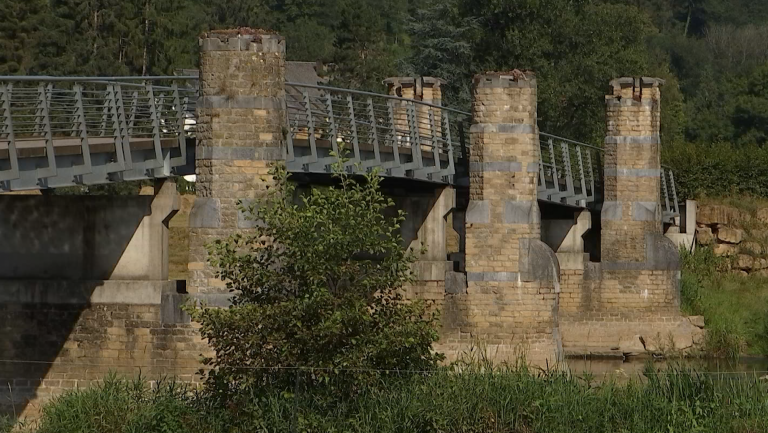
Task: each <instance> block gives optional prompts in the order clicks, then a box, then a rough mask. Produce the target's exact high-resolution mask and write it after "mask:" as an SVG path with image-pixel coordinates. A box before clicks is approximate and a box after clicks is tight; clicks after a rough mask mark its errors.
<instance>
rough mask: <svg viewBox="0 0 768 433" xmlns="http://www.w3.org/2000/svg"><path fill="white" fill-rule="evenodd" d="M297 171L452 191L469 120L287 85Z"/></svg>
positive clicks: (398, 102) (356, 94)
mask: <svg viewBox="0 0 768 433" xmlns="http://www.w3.org/2000/svg"><path fill="white" fill-rule="evenodd" d="M286 105H287V116H288V125H289V129H290V134H288V140H287V142H288V146H287V147H288V149H287V153H288V156H287V164H288V168H289V170H292V171H301V172H310V173H311V172H316V173H324V172H328V171H329V170H330V168H329V167H330V165H331V164H332V163H334V162H335V161H336V158H335V157H334V155H338V154H339V152H340V150H341V149H342V148H343V149H344V150H345V151H346V153H347V157H348V158H349V162H348V163H347V166H346V167H347V170H348V171H350V172H359V173H365V172H369V171H370V170H371V169H373V168H374V167H378V168H380V169H381V170H382V171H383V173H384V174H386V175H390V176H398V177H411V178H416V179H421V180H426V181H433V182H444V183H449V182H451V180H452V177H453V175H454V174H455V173H456V165H455V162H456V159H457V158H459V157H460V156H461V152H462V151H463V150H464V149H466V148H467V147H468V145H469V140H468V133H469V127H468V125H469V119H470V116H469V113H464V112H461V111H458V110H453V109H450V108H446V107H442V106H439V105H433V104H429V103H426V102H422V101H416V100H411V99H404V98H400V97H396V96H389V95H382V94H377V93H370V92H362V91H354V90H347V89H339V88H333V87H326V86H315V85H307V84H299V83H286Z"/></svg>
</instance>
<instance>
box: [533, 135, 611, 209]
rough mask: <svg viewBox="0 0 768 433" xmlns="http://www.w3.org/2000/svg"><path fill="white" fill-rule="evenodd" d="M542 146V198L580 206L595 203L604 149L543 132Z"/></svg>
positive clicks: (540, 142)
mask: <svg viewBox="0 0 768 433" xmlns="http://www.w3.org/2000/svg"><path fill="white" fill-rule="evenodd" d="M539 145H540V149H541V164H540V165H539V185H538V191H539V198H540V199H543V200H547V201H554V202H559V203H565V204H569V205H574V206H581V207H584V206H586V204H587V203H591V202H594V201H595V199H596V192H597V188H598V185H599V182H600V181H601V180H602V169H603V164H602V151H603V149H601V148H599V147H596V146H592V145H589V144H586V143H580V142H578V141H573V140H569V139H567V138H562V137H558V136H555V135H551V134H546V133H543V132H541V133H539Z"/></svg>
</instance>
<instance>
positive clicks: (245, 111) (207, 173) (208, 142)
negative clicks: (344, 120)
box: [189, 29, 286, 293]
mask: <svg viewBox="0 0 768 433" xmlns="http://www.w3.org/2000/svg"><path fill="white" fill-rule="evenodd" d="M200 90H201V98H200V102H199V103H198V108H197V110H198V112H197V116H198V121H197V125H198V129H197V140H198V142H197V161H196V165H197V167H196V172H197V185H196V190H197V198H196V200H195V204H194V206H193V208H192V211H191V213H190V218H189V224H190V238H189V248H190V255H189V271H190V280H189V291H190V292H191V293H198V292H217V291H222V290H224V288H225V286H224V283H223V282H222V281H220V280H219V279H217V278H216V277H215V274H214V270H213V269H211V267H210V265H209V264H208V254H207V252H206V250H205V245H206V244H207V243H208V242H210V241H213V240H215V239H217V238H225V237H227V236H229V235H231V234H234V233H237V232H239V231H243V230H246V231H247V230H248V229H250V228H253V224H254V222H253V221H250V220H247V219H246V218H245V217H244V215H243V214H242V213H241V212H240V211H239V210H238V206H237V201H238V199H243V200H253V199H255V198H257V197H262V196H263V195H264V193H265V191H266V188H267V186H268V185H269V183H270V181H271V179H270V178H269V176H268V171H269V165H270V163H272V162H274V161H280V160H284V143H283V141H284V136H283V134H284V130H285V129H286V120H285V119H286V118H285V112H284V106H285V41H284V39H283V38H282V37H281V36H278V35H275V34H268V33H261V32H259V31H256V30H250V29H239V30H226V31H212V32H210V33H209V34H207V35H206V36H205V37H203V38H202V39H201V40H200Z"/></svg>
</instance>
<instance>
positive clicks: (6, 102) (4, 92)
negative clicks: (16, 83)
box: [0, 83, 19, 182]
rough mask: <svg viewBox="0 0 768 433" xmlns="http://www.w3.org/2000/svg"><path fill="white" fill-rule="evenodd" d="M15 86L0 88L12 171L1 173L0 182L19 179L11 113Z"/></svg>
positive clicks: (8, 85)
mask: <svg viewBox="0 0 768 433" xmlns="http://www.w3.org/2000/svg"><path fill="white" fill-rule="evenodd" d="M12 92H13V84H10V83H8V84H5V85H3V86H1V87H0V96H1V97H2V99H0V103H2V105H3V127H4V128H3V129H4V133H5V136H6V137H7V138H8V160H9V162H10V166H11V168H10V170H3V171H0V182H3V181H7V180H13V179H18V178H19V155H18V153H17V152H16V137H15V135H14V132H13V113H12V112H11V93H12Z"/></svg>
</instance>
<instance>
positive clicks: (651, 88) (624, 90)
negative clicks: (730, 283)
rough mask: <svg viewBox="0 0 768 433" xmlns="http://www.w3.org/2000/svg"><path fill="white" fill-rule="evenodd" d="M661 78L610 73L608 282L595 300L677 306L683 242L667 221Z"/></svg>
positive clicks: (606, 304) (618, 306)
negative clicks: (675, 239) (668, 233)
mask: <svg viewBox="0 0 768 433" xmlns="http://www.w3.org/2000/svg"><path fill="white" fill-rule="evenodd" d="M663 84H664V81H663V80H660V79H657V78H647V77H642V78H633V77H624V78H617V79H615V80H613V81H611V83H610V86H611V94H610V95H607V96H606V97H605V100H606V110H607V114H606V119H607V126H608V128H607V135H606V137H605V183H604V188H605V190H604V196H605V202H604V204H603V209H602V213H601V216H600V220H601V221H600V223H601V241H600V242H601V262H602V265H601V267H602V270H603V283H602V289H601V291H600V294H599V295H600V296H599V297H598V301H599V304H600V305H596V307H599V308H601V309H607V310H610V311H621V310H624V311H628V310H629V311H633V312H635V313H637V312H642V311H646V312H647V311H659V310H666V311H669V312H670V313H675V314H676V313H677V310H678V305H679V296H678V294H677V277H676V275H677V271H678V270H679V259H678V253H677V248H676V247H675V246H674V244H673V243H672V242H671V241H670V240H669V239H667V238H666V237H664V235H663V233H662V221H661V203H660V189H661V177H660V169H661V152H660V135H659V118H660V112H661V106H660V99H661V93H660V89H659V87H660V86H661V85H663Z"/></svg>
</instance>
